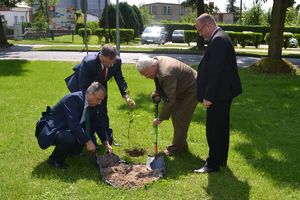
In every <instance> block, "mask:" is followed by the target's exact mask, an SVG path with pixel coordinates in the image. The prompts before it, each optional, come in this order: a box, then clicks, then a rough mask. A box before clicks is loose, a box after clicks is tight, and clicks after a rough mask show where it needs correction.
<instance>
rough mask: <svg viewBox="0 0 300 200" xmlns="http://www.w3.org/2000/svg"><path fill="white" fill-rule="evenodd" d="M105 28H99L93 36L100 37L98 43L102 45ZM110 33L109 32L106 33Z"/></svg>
mask: <svg viewBox="0 0 300 200" xmlns="http://www.w3.org/2000/svg"><path fill="white" fill-rule="evenodd" d="M104 30H105V29H104V28H97V29H96V30H95V31H94V32H93V35H95V36H97V37H98V43H99V44H101V40H102V38H103V37H104V36H105V32H104ZM106 32H108V31H106Z"/></svg>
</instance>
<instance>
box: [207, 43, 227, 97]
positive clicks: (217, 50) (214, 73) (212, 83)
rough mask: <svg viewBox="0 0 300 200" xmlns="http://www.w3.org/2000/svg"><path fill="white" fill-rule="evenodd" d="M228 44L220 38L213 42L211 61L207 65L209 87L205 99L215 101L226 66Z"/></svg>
mask: <svg viewBox="0 0 300 200" xmlns="http://www.w3.org/2000/svg"><path fill="white" fill-rule="evenodd" d="M225 54H226V42H225V41H224V39H223V38H221V37H218V38H216V39H214V40H213V41H212V43H211V44H210V49H209V55H210V57H209V59H208V63H207V70H208V73H207V85H206V88H205V93H204V99H206V100H209V101H211V102H212V101H213V100H214V96H215V93H216V90H217V87H218V84H219V82H220V78H221V74H222V72H223V70H224V66H225V63H224V62H225Z"/></svg>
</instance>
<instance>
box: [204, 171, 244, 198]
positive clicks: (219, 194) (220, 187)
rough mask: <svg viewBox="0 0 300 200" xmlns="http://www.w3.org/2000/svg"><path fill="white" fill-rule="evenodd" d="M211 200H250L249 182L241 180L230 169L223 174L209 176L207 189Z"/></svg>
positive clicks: (222, 172)
mask: <svg viewBox="0 0 300 200" xmlns="http://www.w3.org/2000/svg"><path fill="white" fill-rule="evenodd" d="M205 190H206V192H207V194H208V195H209V196H211V199H212V200H213V199H216V200H217V199H223V200H226V199H239V200H247V199H249V192H250V185H249V183H248V182H247V181H241V180H239V179H238V178H237V177H236V176H234V174H233V173H232V171H231V170H230V169H229V168H224V169H222V170H221V172H217V173H211V174H208V183H207V186H206V188H205Z"/></svg>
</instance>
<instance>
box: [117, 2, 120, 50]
mask: <svg viewBox="0 0 300 200" xmlns="http://www.w3.org/2000/svg"><path fill="white" fill-rule="evenodd" d="M116 47H117V54H118V56H120V23H119V0H116Z"/></svg>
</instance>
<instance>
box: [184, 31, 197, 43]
mask: <svg viewBox="0 0 300 200" xmlns="http://www.w3.org/2000/svg"><path fill="white" fill-rule="evenodd" d="M197 37H198V33H197V31H195V30H184V41H185V42H186V43H188V45H189V46H190V43H191V42H197Z"/></svg>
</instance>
